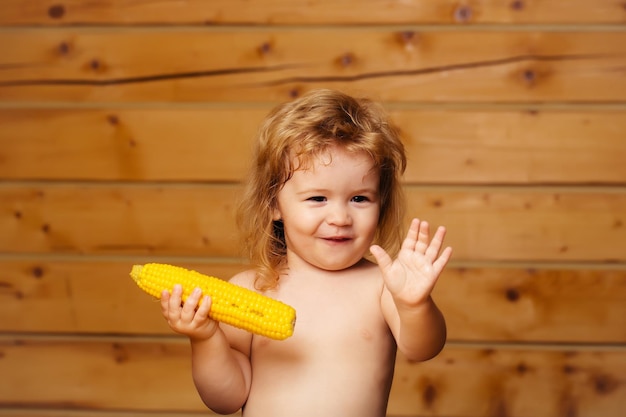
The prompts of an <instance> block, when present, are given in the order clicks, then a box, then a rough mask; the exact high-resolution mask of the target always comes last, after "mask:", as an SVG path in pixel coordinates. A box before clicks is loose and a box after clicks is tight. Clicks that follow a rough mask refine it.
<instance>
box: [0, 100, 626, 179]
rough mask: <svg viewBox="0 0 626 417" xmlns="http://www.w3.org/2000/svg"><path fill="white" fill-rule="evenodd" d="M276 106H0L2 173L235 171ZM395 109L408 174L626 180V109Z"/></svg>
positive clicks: (201, 174)
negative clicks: (19, 107) (258, 129)
mask: <svg viewBox="0 0 626 417" xmlns="http://www.w3.org/2000/svg"><path fill="white" fill-rule="evenodd" d="M270 108H271V106H263V107H262V108H259V107H250V106H241V107H236V108H229V107H226V108H215V107H207V108H202V109H181V108H174V109H173V108H166V109H123V108H103V109H81V108H69V109H45V108H39V109H0V178H2V179H13V180H22V179H28V180H32V179H47V180H51V179H54V180H166V181H170V180H185V181H239V180H241V178H242V177H243V176H244V174H245V172H246V169H247V164H248V161H249V158H250V149H251V147H252V140H253V137H254V134H255V132H256V130H257V128H258V126H259V125H260V123H261V121H262V119H263V117H265V115H266V114H267V113H268V112H269V110H270ZM390 115H391V117H392V119H393V120H394V121H395V122H396V124H397V125H398V126H399V128H400V130H401V131H402V132H403V135H404V140H405V144H406V148H407V154H408V159H409V166H408V170H407V173H406V175H405V181H406V182H407V183H411V184H446V183H448V184H449V183H457V184H489V183H491V184H493V183H500V184H546V183H550V184H580V183H583V184H626V164H624V163H623V158H622V155H624V154H626V141H624V135H625V134H626V112H624V111H619V110H604V111H588V112H582V111H554V110H552V111H550V110H548V111H504V110H491V111H489V110H423V109H393V108H392V109H390ZM34 120H36V121H37V122H36V123H33V121H34ZM442 161H445V163H442Z"/></svg>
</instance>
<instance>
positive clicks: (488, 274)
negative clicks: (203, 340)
mask: <svg viewBox="0 0 626 417" xmlns="http://www.w3.org/2000/svg"><path fill="white" fill-rule="evenodd" d="M156 261H158V259H157V260H156ZM133 262H136V263H143V262H141V261H138V260H134V261H130V260H129V261H126V262H123V261H99V260H90V261H84V260H66V261H45V260H40V259H37V260H32V261H24V260H3V261H0V271H1V272H0V317H3V320H2V321H1V322H0V332H9V333H11V332H29V333H31V332H32V333H68V334H103V333H106V334H129V335H151V334H155V335H156V334H159V335H172V334H173V333H172V331H171V330H170V329H169V327H167V325H166V324H165V321H164V320H163V318H162V317H161V314H160V310H159V307H158V304H157V303H156V302H155V301H154V300H153V299H152V298H151V297H149V296H147V295H146V294H144V293H143V292H142V291H140V290H139V289H138V288H137V287H136V286H135V284H134V282H132V280H131V279H130V278H129V277H128V272H129V271H130V265H131V263H133ZM161 262H163V261H161ZM169 262H170V263H172V261H169ZM174 263H176V264H178V265H181V266H185V267H187V268H191V269H195V270H197V271H200V272H203V273H205V274H208V275H214V276H218V277H222V278H225V279H228V278H230V277H231V276H233V275H234V274H235V273H237V272H239V271H241V270H243V269H244V268H245V266H244V265H243V264H239V263H231V264H224V263H217V262H204V263H198V262H190V261H185V260H183V259H181V260H178V261H174ZM434 297H435V299H436V301H437V304H438V305H439V307H440V308H441V309H442V311H443V312H444V314H445V316H446V321H447V323H448V340H450V341H473V342H480V341H490V342H535V343H537V342H540V343H626V303H624V302H623V301H624V300H626V269H623V268H622V269H608V268H604V269H566V268H559V269H556V268H555V269H536V270H529V269H524V268H497V267H482V268H463V267H450V268H449V269H448V270H447V271H446V273H445V275H444V276H443V277H442V278H441V279H440V281H439V283H438V284H437V287H436V289H435V293H434ZM43 317H45V320H43V319H42V318H43Z"/></svg>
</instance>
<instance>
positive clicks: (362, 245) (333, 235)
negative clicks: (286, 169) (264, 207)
mask: <svg viewBox="0 0 626 417" xmlns="http://www.w3.org/2000/svg"><path fill="white" fill-rule="evenodd" d="M373 166H374V165H373V161H372V159H371V158H370V157H369V155H367V154H366V153H364V152H359V153H349V152H347V151H346V150H344V149H342V148H340V147H332V148H330V150H329V151H328V152H326V153H324V154H322V155H321V156H320V157H318V158H315V159H314V160H313V161H312V163H311V164H310V166H309V167H308V169H299V170H297V171H295V172H294V174H293V176H292V177H291V178H290V179H289V181H287V182H286V183H285V185H284V187H283V188H282V190H281V191H280V192H279V193H278V208H277V209H276V211H275V213H274V219H275V220H278V219H282V220H283V224H284V231H285V240H286V243H287V259H288V262H289V264H290V266H291V267H293V266H294V265H293V263H294V262H300V261H304V262H306V263H307V264H310V265H313V266H315V267H317V268H321V269H324V270H341V269H345V268H348V267H350V266H352V265H354V264H355V263H357V262H359V261H360V260H361V259H362V258H363V256H364V255H365V253H366V252H367V251H368V249H369V247H370V245H371V244H372V240H373V239H374V235H375V233H376V226H377V224H378V216H379V213H380V201H379V192H378V186H379V172H378V170H377V169H373Z"/></svg>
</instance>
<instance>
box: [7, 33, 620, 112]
mask: <svg viewBox="0 0 626 417" xmlns="http://www.w3.org/2000/svg"><path fill="white" fill-rule="evenodd" d="M0 44H2V45H9V47H5V48H4V51H3V54H1V55H0V68H2V69H3V70H2V71H1V72H0V101H4V102H21V101H29V102H32V101H75V102H134V101H149V102H158V101H160V102H168V103H171V102H207V101H226V102H242V101H249V102H267V101H274V102H276V101H284V100H287V99H290V98H293V97H295V96H297V95H299V94H302V93H303V92H305V91H307V90H310V89H313V88H319V87H334V88H339V89H343V90H346V91H348V92H351V93H355V94H356V93H360V92H364V91H366V92H368V94H370V95H373V96H374V98H376V99H379V100H383V101H401V102H406V101H433V102H481V103H483V102H488V103H493V102H498V103H502V102H530V103H537V102H551V101H557V102H572V103H574V102H577V103H580V102H584V103H588V102H623V101H624V97H625V96H626V81H625V80H626V77H624V75H625V71H626V70H624V68H625V67H626V53H625V52H626V32H620V31H608V32H599V31H598V32H574V31H571V32H566V31H555V32H540V31H506V30H505V31H496V30H482V31H446V30H436V29H428V28H427V29H424V30H421V31H419V32H417V31H408V32H407V31H402V30H388V29H381V28H368V27H358V28H352V29H335V28H325V29H324V30H314V29H306V28H305V29H292V28H289V29H280V30H276V29H272V30H270V29H266V28H255V29H251V30H246V31H235V30H229V29H222V30H210V31H198V30H191V29H179V28H177V29H172V30H166V31H163V30H162V31H153V30H141V31H138V30H125V29H120V28H116V29H108V30H107V29H97V30H96V29H85V28H83V29H81V28H74V29H63V28H60V29H47V30H44V29H42V30H29V31H24V30H7V31H3V32H0ZM157 45H158V47H156V46H157ZM138 51H141V53H138Z"/></svg>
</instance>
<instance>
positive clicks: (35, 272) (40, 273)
mask: <svg viewBox="0 0 626 417" xmlns="http://www.w3.org/2000/svg"><path fill="white" fill-rule="evenodd" d="M31 273H32V274H33V276H34V277H35V278H38V279H39V278H41V277H43V268H42V267H40V266H36V267H34V268H33V269H32V270H31Z"/></svg>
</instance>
